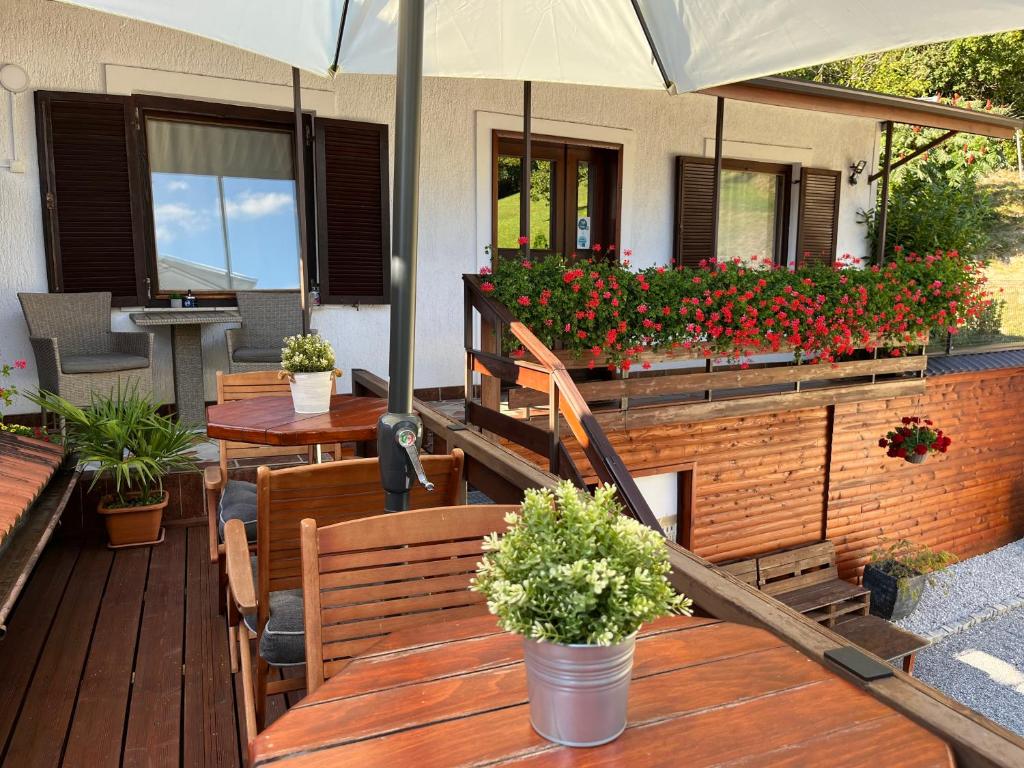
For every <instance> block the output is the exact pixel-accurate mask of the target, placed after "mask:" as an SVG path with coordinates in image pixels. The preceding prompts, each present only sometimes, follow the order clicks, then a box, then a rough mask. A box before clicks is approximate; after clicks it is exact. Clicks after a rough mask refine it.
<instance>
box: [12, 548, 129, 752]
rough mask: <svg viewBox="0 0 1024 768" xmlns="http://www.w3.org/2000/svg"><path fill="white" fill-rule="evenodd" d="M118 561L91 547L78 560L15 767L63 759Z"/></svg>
mask: <svg viewBox="0 0 1024 768" xmlns="http://www.w3.org/2000/svg"><path fill="white" fill-rule="evenodd" d="M112 560H113V553H112V552H110V551H109V550H106V549H98V548H97V549H92V548H87V549H84V550H83V551H82V554H81V556H80V557H79V558H78V561H77V563H76V564H75V568H74V570H73V571H72V574H71V578H70V580H69V581H68V586H67V589H66V590H65V591H64V597H63V599H62V600H61V603H60V607H59V608H58V609H57V614H56V617H55V618H54V621H53V624H52V625H51V627H50V631H49V635H48V637H47V639H46V645H45V647H44V648H43V652H42V654H41V655H40V657H39V662H38V665H37V667H36V672H35V674H34V675H33V677H32V684H31V686H30V687H29V690H28V695H27V696H26V698H25V703H24V706H23V707H22V710H21V714H20V716H19V717H18V722H17V726H16V727H15V729H14V734H13V736H12V738H11V741H10V745H9V746H8V749H7V754H6V755H5V758H4V759H5V764H6V765H9V766H12V768H13V767H14V766H17V768H31V767H32V766H53V765H58V764H59V763H60V759H61V752H62V750H63V748H64V741H65V737H66V735H67V732H68V726H69V723H70V720H71V714H72V711H73V709H74V706H75V699H76V697H77V694H78V687H79V683H80V681H81V678H82V670H83V668H84V667H85V661H86V656H87V653H88V650H89V643H90V640H91V639H92V634H93V627H94V625H95V623H96V616H97V614H98V612H99V607H100V601H101V599H102V597H103V591H104V589H105V587H106V583H107V576H108V574H109V573H110V565H111V562H112Z"/></svg>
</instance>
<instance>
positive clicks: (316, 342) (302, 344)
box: [281, 333, 334, 373]
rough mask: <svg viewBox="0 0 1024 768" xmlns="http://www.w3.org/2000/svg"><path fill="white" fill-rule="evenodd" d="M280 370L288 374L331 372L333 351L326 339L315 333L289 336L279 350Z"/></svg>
mask: <svg viewBox="0 0 1024 768" xmlns="http://www.w3.org/2000/svg"><path fill="white" fill-rule="evenodd" d="M281 368H282V369H283V370H285V371H287V372H288V373H322V372H324V371H333V370H334V349H333V348H332V347H331V344H330V342H328V341H327V339H324V338H323V337H321V336H319V335H317V334H315V333H310V334H307V335H305V336H301V335H300V336H289V337H288V338H287V339H285V340H284V347H283V348H282V349H281Z"/></svg>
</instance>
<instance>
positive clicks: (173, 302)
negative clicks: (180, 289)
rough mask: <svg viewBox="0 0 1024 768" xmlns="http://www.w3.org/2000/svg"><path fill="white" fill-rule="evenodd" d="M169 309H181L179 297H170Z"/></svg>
mask: <svg viewBox="0 0 1024 768" xmlns="http://www.w3.org/2000/svg"><path fill="white" fill-rule="evenodd" d="M171 309H181V299H171Z"/></svg>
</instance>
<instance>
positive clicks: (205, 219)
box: [146, 118, 299, 293]
mask: <svg viewBox="0 0 1024 768" xmlns="http://www.w3.org/2000/svg"><path fill="white" fill-rule="evenodd" d="M291 141H292V136H291V134H290V133H288V132H287V131H283V130H264V129H254V128H241V127H234V126H228V125H217V124H209V123H205V124H204V123H192V122H184V121H180V120H167V119H159V118H151V119H147V120H146V145H147V154H148V160H149V171H150V186H151V189H152V193H153V194H152V215H153V228H154V236H155V242H156V280H155V281H154V283H155V290H156V291H157V292H158V293H166V292H169V291H181V292H184V291H186V290H189V289H191V290H193V291H195V292H197V293H201V292H210V291H212V292H220V291H233V290H254V289H260V288H266V289H274V288H278V289H280V288H298V287H299V227H298V209H297V207H296V195H295V170H294V166H293V164H292V147H291Z"/></svg>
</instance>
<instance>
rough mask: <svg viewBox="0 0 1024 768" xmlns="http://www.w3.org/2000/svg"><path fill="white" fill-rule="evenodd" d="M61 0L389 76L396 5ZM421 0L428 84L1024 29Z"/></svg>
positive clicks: (655, 80)
mask: <svg viewBox="0 0 1024 768" xmlns="http://www.w3.org/2000/svg"><path fill="white" fill-rule="evenodd" d="M65 1H66V2H73V3H74V4H76V5H82V6H86V7H90V8H95V9H98V10H102V11H107V12H110V13H116V14H119V15H122V16H128V17H131V18H136V19H142V20H144V21H149V22H153V23H155V24H160V25H162V26H166V27H172V28H174V29H180V30H184V31H187V32H192V33H194V34H197V35H202V36H203V37H208V38H211V39H214V40H219V41H222V42H225V43H228V44H229V45H233V46H235V47H238V48H243V49H247V50H250V51H254V52H256V53H259V54H262V55H264V56H269V57H271V58H274V59H278V60H280V61H283V62H286V63H288V64H291V65H293V66H297V67H299V68H301V69H306V70H309V71H311V72H316V73H319V74H326V73H328V72H329V71H330V70H331V69H332V66H333V64H334V63H335V61H337V64H338V68H339V70H340V71H341V72H361V73H369V74H393V73H394V71H395V62H396V57H397V53H396V45H397V28H398V3H399V0H301V2H281V0H215V2H211V1H210V0H174V2H168V1H167V0H65ZM421 1H422V2H424V3H425V14H426V25H425V29H426V32H425V39H424V74H426V75H435V76H444V77H470V78H496V79H511V80H536V81H547V82H564V83H580V84H587V85H603V86H613V87H614V86H618V87H626V88H649V89H659V88H664V87H672V88H675V89H676V90H677V91H694V90H698V89H701V88H708V87H710V86H715V85H722V84H724V83H735V82H738V81H741V80H748V79H750V78H755V77H761V76H764V75H771V74H774V73H777V72H784V71H786V70H789V69H793V68H796V67H802V66H810V65H812V64H818V63H821V62H824V61H833V60H836V59H840V58H844V57H847V56H853V55H856V54H862V53H868V52H872V51H880V50H886V49H890V48H899V47H902V46H907V45H914V44H919V43H928V42H936V41H940V40H946V39H950V38H953V37H963V36H966V35H976V34H987V33H993V32H1000V31H1005V30H1009V29H1019V28H1021V27H1024V3H1021V2H1020V0H976V2H973V3H970V4H966V5H965V4H964V3H963V2H962V0H895V1H894V0H860V1H859V2H856V3H853V2H850V1H849V0H770V2H766V0H421ZM339 33H341V40H340V49H339V46H338V43H339Z"/></svg>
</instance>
